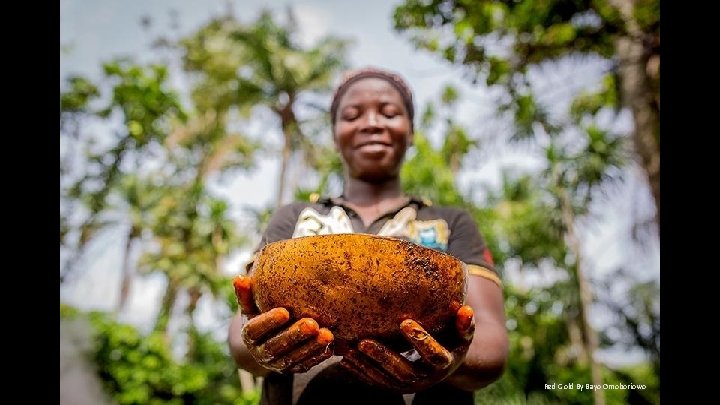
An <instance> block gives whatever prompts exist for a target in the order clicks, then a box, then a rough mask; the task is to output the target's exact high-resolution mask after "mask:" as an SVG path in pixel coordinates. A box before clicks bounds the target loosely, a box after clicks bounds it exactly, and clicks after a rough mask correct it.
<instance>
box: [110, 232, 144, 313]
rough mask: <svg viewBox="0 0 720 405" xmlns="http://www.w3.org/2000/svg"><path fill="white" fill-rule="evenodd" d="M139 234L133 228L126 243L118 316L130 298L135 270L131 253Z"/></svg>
mask: <svg viewBox="0 0 720 405" xmlns="http://www.w3.org/2000/svg"><path fill="white" fill-rule="evenodd" d="M139 234H140V232H139V231H138V230H137V228H136V227H135V226H133V227H132V228H131V229H130V232H129V233H128V236H127V240H126V241H125V255H124V256H123V267H122V276H121V280H120V296H119V298H118V304H117V308H115V313H117V314H119V313H120V312H122V310H123V309H124V308H125V305H126V304H127V300H128V297H129V296H130V286H131V284H132V278H133V268H132V266H131V265H130V253H131V250H132V245H133V242H134V241H135V238H136V237H138V236H139Z"/></svg>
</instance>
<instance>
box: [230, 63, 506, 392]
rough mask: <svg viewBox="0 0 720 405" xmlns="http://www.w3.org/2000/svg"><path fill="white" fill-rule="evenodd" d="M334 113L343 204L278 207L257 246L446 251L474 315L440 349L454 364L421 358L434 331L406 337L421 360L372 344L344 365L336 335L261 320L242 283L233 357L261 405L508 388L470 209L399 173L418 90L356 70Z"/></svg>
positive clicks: (498, 318) (496, 297)
mask: <svg viewBox="0 0 720 405" xmlns="http://www.w3.org/2000/svg"><path fill="white" fill-rule="evenodd" d="M330 113H331V121H332V130H333V139H334V142H335V146H336V149H337V150H338V152H339V153H340V155H341V157H342V160H343V164H344V169H345V182H344V187H343V194H342V195H341V196H340V197H337V198H323V199H320V200H318V201H316V202H313V203H293V204H289V205H287V206H284V207H282V208H280V209H278V210H277V211H276V212H275V213H274V215H273V217H272V219H271V220H270V223H269V225H268V227H267V230H266V231H265V233H264V235H263V238H262V242H261V244H260V246H259V248H261V247H262V246H264V245H265V244H267V243H272V242H275V241H278V240H283V239H288V238H291V237H299V236H307V235H319V234H329V233H346V232H357V233H370V234H377V235H383V236H393V237H399V238H404V239H407V240H410V241H412V242H415V243H418V244H422V245H425V246H428V247H431V248H434V249H438V250H442V251H445V252H446V253H449V254H451V255H453V256H455V257H457V258H459V259H460V260H462V261H463V262H464V263H465V264H466V265H467V268H468V273H469V274H470V276H469V280H468V290H467V300H466V304H467V305H466V306H463V307H462V308H460V309H459V310H458V315H457V322H456V325H457V334H458V338H459V339H455V340H456V342H457V343H456V344H453V345H452V346H451V347H445V348H442V347H441V348H442V349H443V353H445V357H444V358H445V359H446V360H444V361H441V362H440V363H438V362H437V361H432V360H433V359H432V358H431V357H432V355H431V354H428V353H425V352H424V351H423V350H421V348H422V344H421V341H422V342H429V341H433V342H434V341H435V340H434V338H433V337H432V336H429V335H428V334H427V333H420V335H419V336H418V335H414V336H410V335H407V334H406V337H407V338H408V339H409V340H410V341H411V342H413V339H416V342H413V343H414V346H415V347H416V348H417V349H418V350H417V351H418V357H419V358H418V359H416V360H414V361H413V362H410V361H408V359H406V358H405V357H403V356H401V355H400V354H399V353H395V352H393V351H392V350H390V349H389V348H388V347H387V346H385V345H383V343H382V342H377V341H374V340H369V339H366V340H364V341H362V342H360V343H359V344H358V347H356V348H354V350H351V351H350V352H349V353H347V354H346V355H345V356H344V357H343V358H339V357H337V356H333V353H332V351H331V350H327V348H328V347H332V346H331V345H330V343H331V342H332V339H333V336H332V332H330V331H329V330H327V329H325V328H322V326H323V325H318V324H317V322H315V321H314V320H312V319H309V318H304V319H300V320H293V319H289V315H288V313H287V311H286V310H284V309H282V308H275V309H273V310H271V311H268V312H265V313H263V314H257V312H258V311H257V308H255V307H254V306H253V305H252V300H251V299H250V295H249V294H250V284H249V283H250V279H249V278H245V279H239V280H237V282H236V291H237V292H238V296H239V297H240V299H239V301H240V302H241V310H240V311H239V312H238V314H237V315H236V316H235V318H234V319H233V321H232V323H231V325H230V331H229V344H230V349H231V353H232V355H233V358H234V359H235V361H236V363H237V365H238V366H239V367H240V368H243V369H245V370H248V371H250V372H252V373H254V374H255V375H258V376H263V377H265V378H264V383H263V393H262V399H261V403H263V404H273V405H274V404H285V403H287V404H290V403H292V404H295V403H300V404H302V403H312V404H318V403H342V404H347V403H368V401H372V402H374V403H399V404H403V403H406V402H407V403H409V402H412V403H414V404H422V403H438V401H443V402H444V403H453V404H465V403H467V404H472V403H473V391H474V390H477V389H480V388H482V387H484V386H486V385H487V384H490V383H491V382H493V381H495V380H496V379H497V378H499V377H500V375H501V374H502V371H503V369H504V366H505V362H506V359H507V350H508V340H507V331H506V329H505V318H504V307H503V297H502V289H501V283H500V280H499V279H498V277H497V275H496V273H495V270H494V266H493V262H492V257H491V255H490V252H489V251H488V250H487V249H486V248H485V244H484V241H483V238H482V236H481V234H480V232H479V231H478V229H477V227H476V225H475V223H474V221H473V220H472V218H471V217H470V215H469V214H468V213H467V212H466V211H464V210H461V209H457V208H450V207H435V206H432V204H431V203H430V202H429V201H426V200H423V199H420V198H416V197H413V196H406V195H404V194H403V192H402V188H401V184H400V179H399V174H400V168H401V166H402V162H403V160H404V157H405V153H406V151H407V149H408V148H409V147H410V146H411V145H412V142H413V118H414V108H413V98H412V92H411V91H410V89H409V87H408V86H407V84H406V82H405V81H404V80H403V79H402V78H401V77H400V76H398V75H397V74H395V73H393V72H389V71H386V70H382V69H377V68H364V69H359V70H355V71H351V72H349V73H347V74H346V75H345V76H344V78H343V80H342V81H341V83H340V84H339V85H338V87H337V88H336V90H335V93H334V96H333V99H332V104H331V108H330ZM259 248H258V250H259ZM248 268H250V266H248ZM243 314H244V315H243ZM407 322H412V321H407ZM415 325H416V326H417V327H419V325H417V324H415ZM398 328H400V325H398ZM278 330H279V332H278ZM420 330H422V328H420ZM423 332H424V331H423ZM261 343H265V344H264V345H261ZM416 343H417V344H416ZM301 347H302V349H300V348H301ZM315 366H317V367H315ZM403 401H405V402H403Z"/></svg>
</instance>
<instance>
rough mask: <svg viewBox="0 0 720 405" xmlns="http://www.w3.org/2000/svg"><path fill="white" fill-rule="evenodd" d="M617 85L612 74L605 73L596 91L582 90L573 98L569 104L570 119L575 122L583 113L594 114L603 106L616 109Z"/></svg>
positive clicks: (617, 100) (618, 103)
mask: <svg viewBox="0 0 720 405" xmlns="http://www.w3.org/2000/svg"><path fill="white" fill-rule="evenodd" d="M617 86H618V84H617V80H616V78H615V76H614V75H610V74H609V75H605V77H604V78H603V80H602V84H601V87H600V89H599V90H598V91H596V92H590V91H584V92H582V93H581V94H580V95H578V97H577V98H575V100H573V102H572V105H571V106H570V116H571V117H572V119H573V120H574V121H575V122H580V119H581V118H583V117H584V116H585V115H590V116H594V115H596V114H597V113H598V112H599V111H600V109H602V108H604V107H610V108H613V109H616V110H617V109H618V108H619V106H620V100H619V95H618V89H617Z"/></svg>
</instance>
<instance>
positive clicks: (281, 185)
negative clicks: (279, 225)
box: [275, 130, 292, 208]
mask: <svg viewBox="0 0 720 405" xmlns="http://www.w3.org/2000/svg"><path fill="white" fill-rule="evenodd" d="M283 135H284V138H285V142H284V144H283V150H282V157H281V159H282V161H281V162H280V173H278V188H277V200H276V201H275V208H280V206H281V205H282V204H283V200H284V198H285V180H286V177H287V173H286V172H287V167H288V164H289V163H290V152H291V148H292V145H291V135H290V134H289V133H287V132H286V131H285V130H283Z"/></svg>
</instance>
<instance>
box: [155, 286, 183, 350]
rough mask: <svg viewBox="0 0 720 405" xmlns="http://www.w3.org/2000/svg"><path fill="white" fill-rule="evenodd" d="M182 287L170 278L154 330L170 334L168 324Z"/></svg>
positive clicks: (166, 334) (166, 335)
mask: <svg viewBox="0 0 720 405" xmlns="http://www.w3.org/2000/svg"><path fill="white" fill-rule="evenodd" d="M179 290H180V288H179V286H178V284H177V282H175V281H174V280H171V279H168V285H167V287H166V288H165V295H164V296H163V300H162V304H161V306H160V312H158V316H157V320H156V321H155V327H154V328H153V331H155V332H162V333H163V334H164V335H165V337H166V338H169V336H168V329H167V328H168V324H169V323H170V316H171V315H172V310H173V307H174V306H175V301H176V300H177V295H178V292H179Z"/></svg>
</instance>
